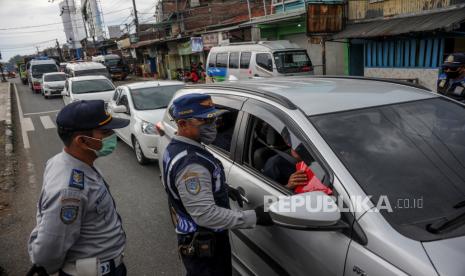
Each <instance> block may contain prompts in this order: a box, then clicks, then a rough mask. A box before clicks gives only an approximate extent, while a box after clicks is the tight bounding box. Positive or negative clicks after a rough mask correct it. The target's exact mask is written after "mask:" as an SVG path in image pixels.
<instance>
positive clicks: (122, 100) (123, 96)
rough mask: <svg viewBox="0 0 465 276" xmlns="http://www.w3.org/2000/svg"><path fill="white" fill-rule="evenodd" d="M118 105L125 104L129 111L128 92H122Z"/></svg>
mask: <svg viewBox="0 0 465 276" xmlns="http://www.w3.org/2000/svg"><path fill="white" fill-rule="evenodd" d="M117 105H124V106H125V107H126V109H127V110H128V111H129V101H128V96H127V95H126V93H124V92H123V93H122V94H121V97H120V98H119V101H118V103H117Z"/></svg>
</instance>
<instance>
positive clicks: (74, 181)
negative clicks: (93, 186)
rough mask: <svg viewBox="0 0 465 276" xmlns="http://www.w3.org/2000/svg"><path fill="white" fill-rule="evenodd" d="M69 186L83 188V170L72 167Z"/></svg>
mask: <svg viewBox="0 0 465 276" xmlns="http://www.w3.org/2000/svg"><path fill="white" fill-rule="evenodd" d="M69 186H70V187H73V188H77V189H79V190H83V189H84V172H83V171H80V170H76V169H73V171H72V172H71V178H70V179H69Z"/></svg>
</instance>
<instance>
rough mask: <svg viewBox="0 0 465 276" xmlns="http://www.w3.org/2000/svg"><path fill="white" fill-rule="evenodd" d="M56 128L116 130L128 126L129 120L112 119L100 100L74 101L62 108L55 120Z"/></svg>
mask: <svg viewBox="0 0 465 276" xmlns="http://www.w3.org/2000/svg"><path fill="white" fill-rule="evenodd" d="M56 123H57V126H58V128H61V129H66V130H76V131H80V130H92V129H116V128H123V127H126V126H127V125H128V124H129V120H126V119H121V118H113V117H112V116H111V114H109V113H108V112H107V111H106V110H105V103H104V102H103V101H102V100H91V101H76V102H72V103H70V104H69V105H67V106H65V107H63V109H62V110H61V111H60V112H59V113H58V116H57V120H56Z"/></svg>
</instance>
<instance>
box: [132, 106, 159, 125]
mask: <svg viewBox="0 0 465 276" xmlns="http://www.w3.org/2000/svg"><path fill="white" fill-rule="evenodd" d="M165 110H166V108H160V109H154V110H137V111H136V114H135V115H136V117H138V118H139V119H141V120H144V121H147V122H149V123H153V124H156V123H158V122H159V121H161V120H162V119H163V115H164V114H165Z"/></svg>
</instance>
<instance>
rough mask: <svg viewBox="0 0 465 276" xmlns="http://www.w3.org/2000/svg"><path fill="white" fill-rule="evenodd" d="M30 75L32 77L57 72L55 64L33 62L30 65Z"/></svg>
mask: <svg viewBox="0 0 465 276" xmlns="http://www.w3.org/2000/svg"><path fill="white" fill-rule="evenodd" d="M31 70H32V76H33V77H34V78H41V77H42V75H43V74H45V73H51V72H58V68H57V66H56V65H55V64H35V65H32V69H31Z"/></svg>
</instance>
